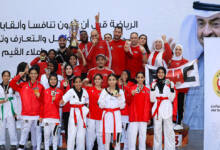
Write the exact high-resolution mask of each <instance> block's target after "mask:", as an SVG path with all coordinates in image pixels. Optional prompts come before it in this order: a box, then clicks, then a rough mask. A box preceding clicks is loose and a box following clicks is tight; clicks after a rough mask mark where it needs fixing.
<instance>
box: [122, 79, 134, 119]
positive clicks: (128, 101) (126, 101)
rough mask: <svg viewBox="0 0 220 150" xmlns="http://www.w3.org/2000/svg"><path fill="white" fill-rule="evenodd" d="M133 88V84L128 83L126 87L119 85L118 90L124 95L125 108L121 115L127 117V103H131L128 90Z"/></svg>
mask: <svg viewBox="0 0 220 150" xmlns="http://www.w3.org/2000/svg"><path fill="white" fill-rule="evenodd" d="M132 86H134V83H133V82H130V81H128V84H127V85H126V86H122V85H119V88H120V89H122V90H123V91H124V95H125V108H124V109H122V110H121V115H124V116H128V115H129V109H130V107H129V105H130V104H129V103H130V102H131V100H130V99H131V92H130V88H131V87H132Z"/></svg>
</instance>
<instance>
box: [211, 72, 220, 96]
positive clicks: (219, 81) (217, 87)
mask: <svg viewBox="0 0 220 150" xmlns="http://www.w3.org/2000/svg"><path fill="white" fill-rule="evenodd" d="M212 84H213V89H214V91H215V94H216V95H217V96H219V97H220V70H218V71H217V72H216V73H215V76H214V78H213V80H212Z"/></svg>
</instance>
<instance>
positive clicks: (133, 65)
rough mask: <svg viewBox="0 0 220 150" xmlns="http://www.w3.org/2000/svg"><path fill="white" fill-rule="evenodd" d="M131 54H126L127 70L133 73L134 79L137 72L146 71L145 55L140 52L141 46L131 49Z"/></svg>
mask: <svg viewBox="0 0 220 150" xmlns="http://www.w3.org/2000/svg"><path fill="white" fill-rule="evenodd" d="M130 48H131V51H132V54H131V53H130V52H127V53H126V69H127V70H129V71H130V72H131V78H132V79H134V78H135V76H136V73H137V72H140V71H144V67H143V61H142V58H143V55H142V53H141V50H140V46H136V47H130Z"/></svg>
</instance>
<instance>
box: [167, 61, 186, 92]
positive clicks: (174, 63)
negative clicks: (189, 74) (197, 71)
mask: <svg viewBox="0 0 220 150" xmlns="http://www.w3.org/2000/svg"><path fill="white" fill-rule="evenodd" d="M188 62H189V61H188V60H186V59H184V58H182V59H181V60H171V62H170V64H169V67H168V68H169V69H173V68H178V67H180V66H182V65H184V64H186V63H188ZM188 90H189V88H183V89H177V91H178V93H187V92H188Z"/></svg>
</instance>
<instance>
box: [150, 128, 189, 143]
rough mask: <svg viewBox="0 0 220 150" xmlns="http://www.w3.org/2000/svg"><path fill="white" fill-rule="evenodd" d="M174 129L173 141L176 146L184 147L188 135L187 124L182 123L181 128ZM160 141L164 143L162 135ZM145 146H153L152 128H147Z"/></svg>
mask: <svg viewBox="0 0 220 150" xmlns="http://www.w3.org/2000/svg"><path fill="white" fill-rule="evenodd" d="M174 131H175V142H176V147H185V146H186V145H187V144H188V137H189V135H188V134H189V126H187V125H185V124H184V125H183V129H181V130H174ZM162 141H163V143H164V136H163V137H162ZM146 143H147V147H153V143H154V128H148V129H147V141H146Z"/></svg>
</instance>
